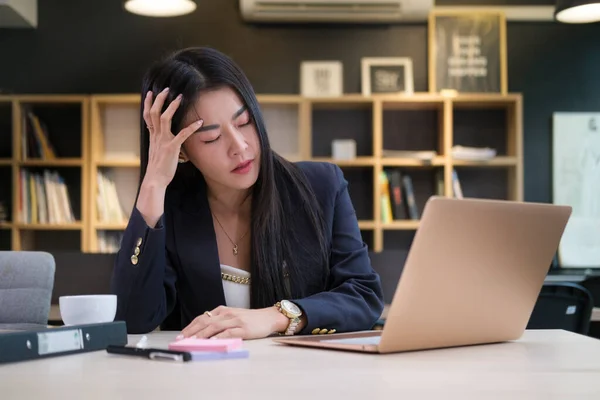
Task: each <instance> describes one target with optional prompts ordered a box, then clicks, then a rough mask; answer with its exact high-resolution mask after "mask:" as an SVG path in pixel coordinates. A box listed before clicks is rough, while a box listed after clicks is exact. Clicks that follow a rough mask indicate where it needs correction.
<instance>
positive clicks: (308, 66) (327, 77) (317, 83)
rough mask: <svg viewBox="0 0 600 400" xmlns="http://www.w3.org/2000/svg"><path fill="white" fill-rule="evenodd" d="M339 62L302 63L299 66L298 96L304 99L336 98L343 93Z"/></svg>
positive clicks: (341, 67) (342, 79)
mask: <svg viewBox="0 0 600 400" xmlns="http://www.w3.org/2000/svg"><path fill="white" fill-rule="evenodd" d="M343 86H344V70H343V65H342V63H341V61H303V62H302V63H301V65H300V94H301V95H302V96H305V97H338V96H341V95H342V94H343V92H344V90H343Z"/></svg>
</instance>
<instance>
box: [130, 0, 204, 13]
mask: <svg viewBox="0 0 600 400" xmlns="http://www.w3.org/2000/svg"><path fill="white" fill-rule="evenodd" d="M125 9H126V10H127V11H129V12H131V13H134V14H139V15H144V16H146V17H175V16H178V15H184V14H189V13H191V12H192V11H194V10H195V9H196V3H194V2H193V1H192V0H127V1H126V2H125Z"/></svg>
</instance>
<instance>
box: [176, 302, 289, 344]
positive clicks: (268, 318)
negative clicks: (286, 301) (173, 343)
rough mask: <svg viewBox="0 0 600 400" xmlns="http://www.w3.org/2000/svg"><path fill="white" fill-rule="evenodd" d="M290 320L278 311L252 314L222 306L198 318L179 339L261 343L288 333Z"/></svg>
mask: <svg viewBox="0 0 600 400" xmlns="http://www.w3.org/2000/svg"><path fill="white" fill-rule="evenodd" d="M288 323H289V319H288V318H287V317H286V316H285V315H283V314H282V313H280V312H279V311H278V310H277V309H276V308H275V307H268V308H261V309H258V310H248V309H244V308H230V307H225V306H220V307H217V308H216V309H214V310H213V311H210V312H208V313H204V314H202V315H199V316H198V317H196V318H195V319H194V320H193V321H192V322H191V323H190V324H189V325H188V326H186V327H185V328H184V329H183V330H182V331H181V335H180V336H179V338H188V337H192V336H195V337H197V338H213V337H214V338H219V339H221V338H241V339H260V338H265V337H267V336H270V335H272V334H274V333H278V332H284V331H285V329H286V328H287V326H288Z"/></svg>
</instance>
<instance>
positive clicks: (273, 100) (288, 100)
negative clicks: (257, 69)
mask: <svg viewBox="0 0 600 400" xmlns="http://www.w3.org/2000/svg"><path fill="white" fill-rule="evenodd" d="M256 99H257V100H258V102H259V103H260V104H261V105H262V104H277V105H285V104H300V103H301V102H302V97H301V96H298V95H292V94H290V95H286V94H259V95H257V96H256Z"/></svg>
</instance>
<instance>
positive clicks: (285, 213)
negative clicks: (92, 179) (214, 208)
mask: <svg viewBox="0 0 600 400" xmlns="http://www.w3.org/2000/svg"><path fill="white" fill-rule="evenodd" d="M166 87H169V94H168V98H167V99H166V101H165V105H164V108H163V111H164V109H166V107H167V106H168V104H170V102H171V101H173V100H174V99H175V97H176V96H177V95H178V94H180V93H181V94H182V95H183V99H182V102H181V104H180V106H179V108H178V109H177V111H176V112H175V114H174V116H173V119H172V125H171V126H172V132H173V133H174V134H177V132H179V131H180V130H181V129H182V128H184V126H183V125H182V122H183V119H184V116H185V115H186V114H187V112H188V110H190V107H193V105H194V104H195V103H196V101H197V99H198V98H199V96H202V93H203V92H204V91H207V90H214V89H218V88H222V87H230V88H232V89H233V90H235V91H236V92H237V93H238V95H239V96H240V97H241V99H242V100H243V102H244V103H245V105H246V107H247V108H248V111H249V113H250V116H251V121H253V122H254V124H255V127H256V131H257V132H258V138H259V141H260V147H261V159H260V170H259V174H258V179H257V181H256V183H255V185H254V186H253V188H252V205H251V210H252V211H251V213H252V217H251V229H252V250H251V267H250V273H251V275H252V285H251V289H250V293H251V295H250V306H251V307H252V308H261V307H268V306H272V305H273V304H274V303H275V302H276V301H279V300H281V299H285V298H288V299H293V298H301V297H304V296H307V295H310V294H312V293H316V292H319V291H322V290H323V289H324V287H325V285H326V282H327V279H328V272H329V266H328V260H329V243H328V241H327V239H326V235H325V225H324V222H323V216H322V212H321V209H320V206H319V204H318V202H317V199H316V197H315V195H314V192H313V191H312V189H311V187H310V184H309V182H308V181H307V179H306V177H305V175H304V174H303V172H302V171H301V169H300V168H299V167H298V166H297V165H295V164H293V163H291V162H289V161H287V160H286V159H284V158H282V157H281V156H280V155H278V154H277V153H276V152H275V151H273V150H272V149H271V147H270V144H269V137H268V135H267V130H266V127H265V123H264V120H263V116H262V113H261V110H260V107H259V104H258V101H257V98H256V95H255V93H254V90H253V88H252V86H251V84H250V82H249V81H248V79H247V77H246V76H245V75H244V73H243V72H242V70H241V69H240V68H239V66H238V65H236V63H235V62H234V61H233V60H232V59H231V58H229V57H228V56H226V55H225V54H223V53H221V52H219V51H217V50H215V49H212V48H207V47H194V48H186V49H183V50H180V51H177V52H175V53H173V54H171V55H170V56H168V57H167V58H165V59H163V60H161V61H160V62H158V63H156V64H154V65H153V66H152V67H151V68H150V69H149V70H148V72H147V73H146V75H145V77H144V80H143V85H142V92H141V95H142V111H143V98H144V96H145V94H146V93H147V92H148V91H149V90H151V91H152V92H153V93H154V97H156V95H157V94H158V93H160V92H161V91H162V90H163V89H164V88H166ZM140 139H141V140H140V144H141V152H140V158H141V168H140V184H141V182H142V180H143V178H144V176H145V173H146V166H147V164H148V150H149V135H148V130H147V127H146V124H145V122H144V120H143V118H142V129H141V138H140ZM173 181H174V182H175V181H177V182H180V183H182V184H183V185H184V186H186V187H192V188H195V189H197V190H200V191H202V192H203V193H202V195H206V191H207V187H206V182H205V180H204V178H203V177H202V175H201V173H200V172H199V171H198V170H197V169H196V168H195V167H194V166H193V165H191V163H190V162H188V163H185V164H181V165H180V166H179V167H178V169H177V172H176V174H175V178H174V180H173ZM171 185H174V183H173V182H172V183H171ZM171 185H170V186H171ZM168 193H169V189H167V196H168ZM166 201H167V199H165V202H166ZM301 225H302V228H300V226H301ZM306 228H308V229H309V230H308V232H311V233H312V234H311V235H303V236H300V235H298V232H300V231H303V232H306V231H307V230H306Z"/></svg>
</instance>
